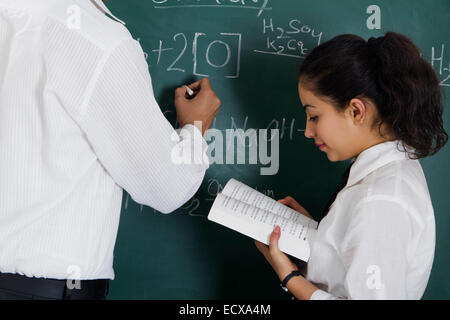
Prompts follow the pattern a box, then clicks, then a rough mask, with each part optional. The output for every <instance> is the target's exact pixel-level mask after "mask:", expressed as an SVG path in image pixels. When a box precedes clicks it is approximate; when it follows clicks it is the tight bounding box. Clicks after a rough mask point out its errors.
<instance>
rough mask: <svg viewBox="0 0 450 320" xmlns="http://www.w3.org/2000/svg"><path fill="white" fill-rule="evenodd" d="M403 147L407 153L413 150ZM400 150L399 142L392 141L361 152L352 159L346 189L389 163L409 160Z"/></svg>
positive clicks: (405, 153)
mask: <svg viewBox="0 0 450 320" xmlns="http://www.w3.org/2000/svg"><path fill="white" fill-rule="evenodd" d="M405 147H406V150H407V151H412V150H413V149H411V148H410V147H408V146H405ZM402 149H403V148H402V145H401V141H399V140H394V141H387V142H383V143H380V144H377V145H374V146H372V147H370V148H368V149H366V150H364V151H363V152H361V153H360V154H359V155H358V156H357V157H355V158H353V164H352V167H351V169H350V175H349V177H348V182H347V187H348V186H351V185H354V184H356V183H358V182H359V181H360V180H361V179H363V178H364V177H366V176H367V175H368V174H370V173H371V172H373V171H375V170H376V169H378V168H381V167H382V166H384V165H386V164H388V163H390V162H393V161H397V160H405V159H409V157H408V154H407V152H405V151H403V150H402Z"/></svg>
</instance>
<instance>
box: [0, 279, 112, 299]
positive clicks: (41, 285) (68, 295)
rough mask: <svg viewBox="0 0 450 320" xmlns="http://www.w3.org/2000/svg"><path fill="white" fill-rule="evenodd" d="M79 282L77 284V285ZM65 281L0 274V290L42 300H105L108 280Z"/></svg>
mask: <svg viewBox="0 0 450 320" xmlns="http://www.w3.org/2000/svg"><path fill="white" fill-rule="evenodd" d="M78 281H79V283H78ZM67 284H68V281H67V280H57V279H45V278H29V277H26V276H22V275H20V274H13V273H0V289H3V290H6V291H11V292H17V293H22V294H26V295H30V296H34V297H35V298H43V299H86V300H90V299H106V295H107V294H108V290H109V279H99V280H77V281H76V280H69V286H67Z"/></svg>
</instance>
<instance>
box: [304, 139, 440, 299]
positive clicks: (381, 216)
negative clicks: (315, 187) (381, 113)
mask: <svg viewBox="0 0 450 320" xmlns="http://www.w3.org/2000/svg"><path fill="white" fill-rule="evenodd" d="M397 143H398V141H390V142H384V143H381V144H378V145H375V146H372V147H371V148H368V149H366V150H364V151H363V152H362V153H360V154H359V155H358V156H357V157H356V159H354V162H353V165H352V167H351V170H350V175H349V179H348V182H347V185H346V186H345V187H344V188H343V189H342V190H341V191H340V192H339V193H338V195H337V197H336V200H335V202H334V203H333V205H332V206H331V208H330V210H329V212H328V214H327V215H326V216H325V218H323V219H322V221H321V222H320V223H319V227H318V230H317V235H316V238H315V242H314V243H313V244H312V250H311V257H310V260H309V262H308V264H307V275H306V277H307V279H308V280H309V281H311V282H312V283H313V284H315V285H316V286H317V287H318V288H319V289H320V290H316V291H315V292H314V293H313V295H312V297H311V299H420V298H421V297H422V295H423V293H424V291H425V288H426V286H427V282H428V279H429V276H430V272H431V267H432V264H433V258H434V249H435V221H434V212H433V207H432V204H431V199H430V195H429V192H428V187H427V183H426V180H425V176H424V174H423V170H422V167H421V165H420V163H419V161H418V160H411V159H409V158H408V157H407V154H406V153H405V152H403V151H399V150H398V148H397ZM399 148H400V150H403V149H402V147H401V146H400V147H399ZM409 150H411V149H409Z"/></svg>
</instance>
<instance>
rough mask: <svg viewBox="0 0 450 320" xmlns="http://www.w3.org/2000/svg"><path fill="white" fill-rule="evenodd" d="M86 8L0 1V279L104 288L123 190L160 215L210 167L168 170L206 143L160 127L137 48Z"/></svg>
mask: <svg viewBox="0 0 450 320" xmlns="http://www.w3.org/2000/svg"><path fill="white" fill-rule="evenodd" d="M96 3H97V4H95V3H94V2H91V1H89V0H0V272H4V273H19V274H22V275H26V276H29V277H32V276H35V277H46V278H56V279H67V278H68V277H79V278H80V279H99V278H109V279H114V272H113V268H112V266H113V250H114V244H115V240H116V235H117V229H118V224H119V216H120V211H121V202H122V193H123V189H125V190H126V191H127V192H128V193H129V194H130V195H131V197H132V198H133V199H134V200H135V201H136V202H138V203H140V204H144V205H147V206H150V207H153V208H154V209H157V210H158V211H161V212H163V213H168V212H171V211H173V210H175V209H176V208H178V207H180V206H181V205H182V204H183V203H185V202H186V201H187V200H189V198H191V197H192V196H193V195H194V193H195V192H196V191H197V189H198V188H199V186H200V184H201V181H202V179H203V177H204V174H205V170H206V169H207V168H208V166H209V164H208V163H207V162H197V163H198V164H195V163H194V164H179V165H178V164H177V163H176V162H174V161H173V160H174V159H173V157H172V156H173V154H174V152H175V154H176V153H177V152H183V153H184V152H190V151H191V150H192V152H197V153H200V154H201V155H199V154H196V155H195V154H194V156H195V157H200V158H202V159H204V157H203V156H204V154H205V151H206V147H207V145H206V142H205V140H204V139H203V137H202V134H201V133H200V131H199V130H198V129H197V128H195V127H194V126H192V125H187V126H185V127H184V128H183V129H184V130H183V131H182V132H181V133H180V134H178V133H177V132H176V131H175V130H174V128H173V127H172V126H171V125H170V123H169V122H168V121H167V120H166V118H165V117H164V116H163V114H162V112H161V109H160V108H159V106H158V104H157V102H156V101H155V98H154V95H153V89H152V82H151V78H150V75H149V72H148V65H147V63H146V60H145V58H144V53H143V51H142V48H141V47H140V45H139V43H138V42H136V41H135V40H133V39H132V37H131V35H130V33H129V32H128V30H127V29H126V27H124V26H123V24H122V23H120V21H118V19H114V17H111V14H110V13H108V11H107V9H106V7H105V6H104V4H103V3H102V2H101V1H99V0H96ZM105 13H108V14H109V15H110V17H108V16H107V15H106V14H105ZM78 18H79V19H78ZM77 19H78V20H77ZM180 85H181V84H180ZM199 144H200V146H201V148H198V147H197V148H194V147H193V146H194V145H196V146H198V145H199ZM202 149H203V150H202Z"/></svg>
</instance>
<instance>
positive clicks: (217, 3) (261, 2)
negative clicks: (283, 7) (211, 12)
mask: <svg viewBox="0 0 450 320" xmlns="http://www.w3.org/2000/svg"><path fill="white" fill-rule="evenodd" d="M152 1H153V3H154V4H155V5H154V8H156V9H175V8H234V9H236V8H240V9H252V10H256V11H258V17H259V16H260V15H261V14H262V13H263V12H264V11H267V10H272V8H269V7H268V4H269V0H251V1H250V0H152Z"/></svg>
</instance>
